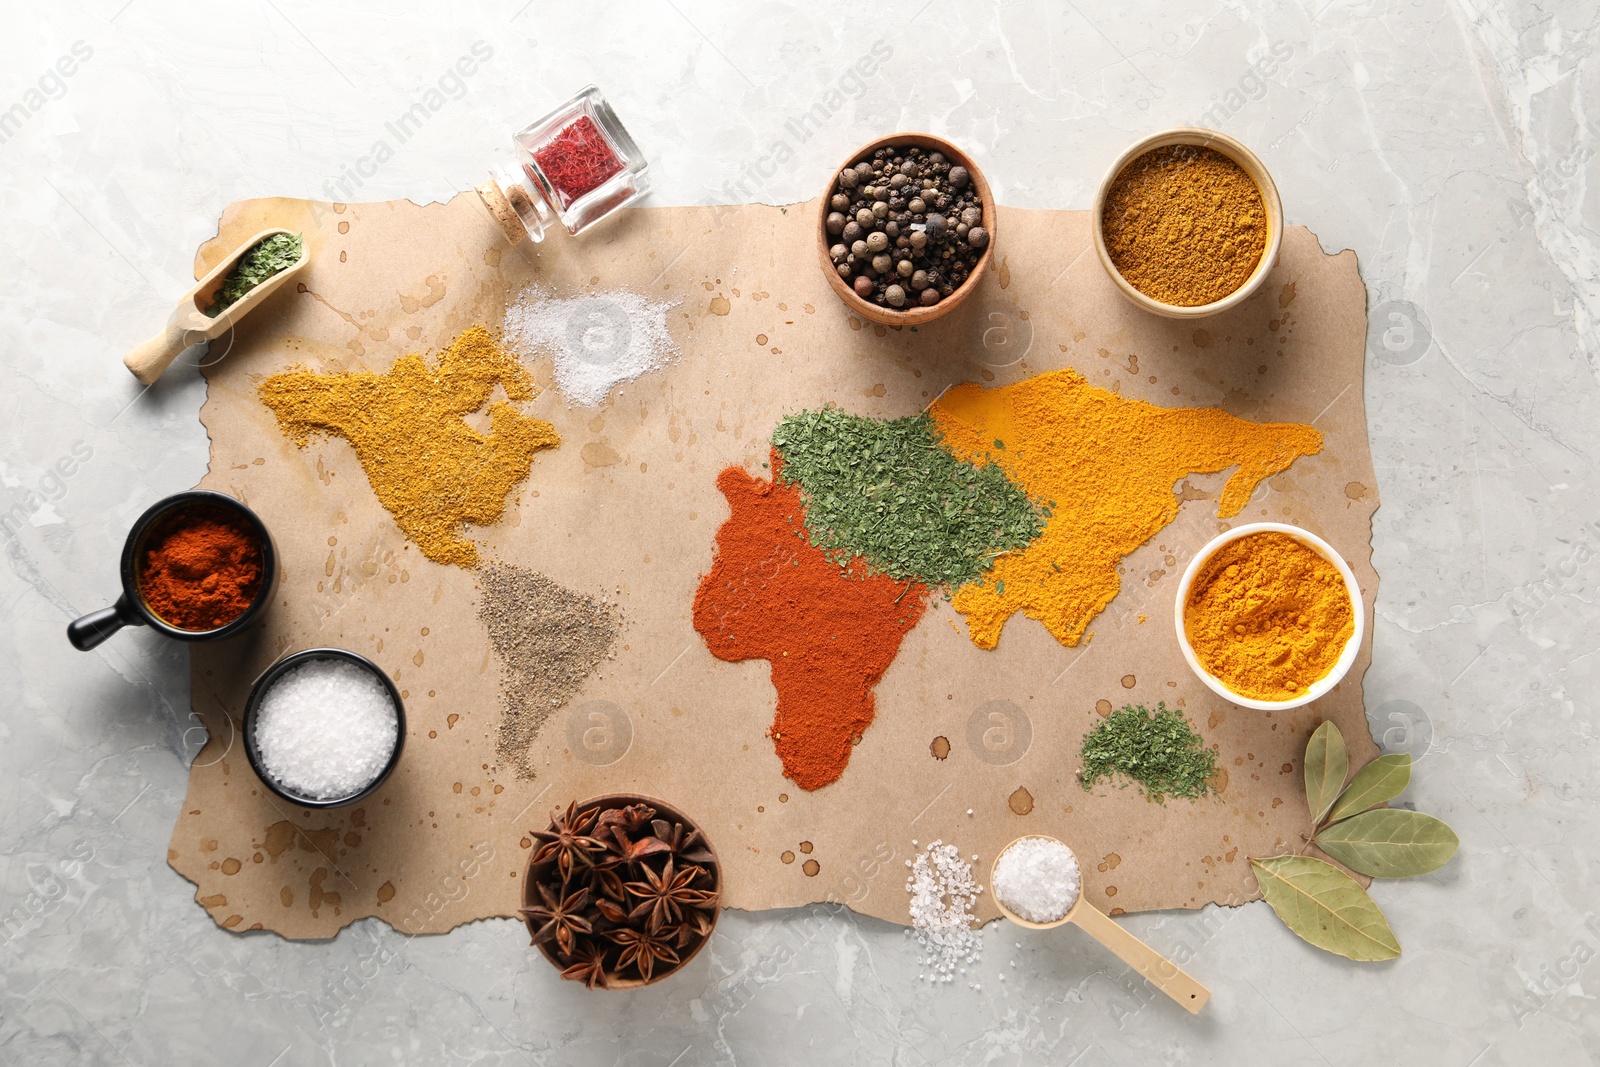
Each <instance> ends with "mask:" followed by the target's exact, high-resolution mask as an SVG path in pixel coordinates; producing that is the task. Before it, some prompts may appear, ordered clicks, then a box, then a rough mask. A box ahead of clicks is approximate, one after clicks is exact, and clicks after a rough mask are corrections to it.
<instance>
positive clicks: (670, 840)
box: [650, 819, 716, 863]
mask: <svg viewBox="0 0 1600 1067" xmlns="http://www.w3.org/2000/svg"><path fill="white" fill-rule="evenodd" d="M650 826H651V828H652V829H653V830H655V833H656V837H657V838H658V839H660V840H662V841H665V842H666V843H667V848H669V849H671V850H672V854H673V855H675V856H677V857H678V858H679V859H680V860H683V861H685V862H687V863H713V862H715V859H716V858H715V857H714V856H712V855H711V852H710V851H709V850H708V849H707V848H706V847H705V839H704V838H702V837H701V836H700V831H699V830H686V829H684V825H683V823H681V822H675V823H671V824H668V822H667V820H665V819H653V820H651V823H650Z"/></svg>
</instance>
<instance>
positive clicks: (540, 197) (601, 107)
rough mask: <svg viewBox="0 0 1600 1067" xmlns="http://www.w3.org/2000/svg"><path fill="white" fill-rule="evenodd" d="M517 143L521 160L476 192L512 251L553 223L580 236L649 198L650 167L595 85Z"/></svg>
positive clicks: (540, 237) (495, 173) (503, 168)
mask: <svg viewBox="0 0 1600 1067" xmlns="http://www.w3.org/2000/svg"><path fill="white" fill-rule="evenodd" d="M512 140H513V142H514V143H515V144H516V150H517V151H516V159H515V160H514V161H512V162H510V163H507V164H504V165H502V166H501V167H499V168H498V169H496V170H495V171H493V172H492V174H491V180H490V181H489V182H486V183H485V184H483V185H480V186H479V187H478V195H479V196H480V197H482V198H483V202H484V204H485V205H486V206H487V207H488V208H489V211H490V213H491V214H493V215H494V217H495V220H496V221H497V222H499V224H500V228H501V229H502V230H503V231H504V232H505V235H506V237H507V239H509V240H510V241H511V243H512V244H516V243H517V242H518V241H521V240H522V239H523V238H524V237H531V238H532V239H533V240H535V241H542V240H544V234H545V229H546V228H547V227H549V226H550V225H552V224H553V223H555V222H559V223H560V224H561V225H562V226H563V227H564V228H565V229H566V231H567V232H568V233H570V234H572V235H573V236H577V235H578V234H580V233H582V232H583V231H584V230H586V229H588V228H589V227H590V226H593V225H594V224H595V223H597V222H599V221H600V220H601V219H603V218H605V217H606V216H607V215H609V214H611V213H612V212H613V211H616V210H617V209H618V208H620V207H623V206H624V205H627V204H631V203H632V202H633V201H635V200H637V199H638V198H639V197H641V196H643V195H644V194H645V193H647V192H649V191H650V175H649V163H648V162H646V160H645V158H644V155H643V154H642V153H641V152H640V151H639V146H638V145H636V144H635V143H634V141H633V138H632V137H630V136H628V131H627V130H626V129H624V128H623V125H622V123H621V122H620V121H618V119H617V113H616V112H615V111H613V110H611V105H610V104H608V103H606V98H605V97H604V96H602V95H601V94H600V90H599V89H596V88H595V87H594V86H592V85H590V86H588V87H586V88H584V89H583V90H582V91H581V92H579V93H578V95H576V96H574V97H573V98H572V99H570V100H568V101H566V102H565V103H564V104H562V105H561V106H560V107H558V108H556V109H555V110H554V111H552V112H550V113H549V114H548V115H545V116H544V117H543V118H541V119H539V120H537V121H536V122H533V123H531V124H529V125H528V126H525V127H523V128H522V129H521V130H518V131H517V132H516V133H515V134H513V135H512Z"/></svg>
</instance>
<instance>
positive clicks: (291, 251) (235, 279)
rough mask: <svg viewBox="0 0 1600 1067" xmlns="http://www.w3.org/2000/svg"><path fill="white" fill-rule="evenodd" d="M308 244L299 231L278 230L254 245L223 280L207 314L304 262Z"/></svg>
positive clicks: (210, 315) (215, 313)
mask: <svg viewBox="0 0 1600 1067" xmlns="http://www.w3.org/2000/svg"><path fill="white" fill-rule="evenodd" d="M304 248H305V245H304V242H302V241H301V239H300V235H299V234H297V233H275V234H273V235H272V236H271V237H265V238H262V239H261V240H260V241H257V242H256V243H255V244H253V245H251V246H250V248H249V250H248V251H246V252H245V254H244V255H242V256H240V257H239V261H238V262H237V263H235V264H234V265H233V269H232V270H230V271H229V272H228V276H227V277H226V278H224V279H222V288H221V289H218V290H217V292H216V295H215V296H214V297H212V301H211V306H210V307H208V308H206V317H208V318H213V319H214V318H216V317H217V316H218V315H220V314H222V313H223V312H224V311H226V310H227V309H228V308H230V307H232V306H233V305H234V304H236V303H238V302H239V301H240V300H242V299H243V298H244V295H245V294H246V293H248V292H249V291H250V290H252V289H254V288H255V287H256V286H258V285H260V284H261V283H262V282H264V281H266V280H267V279H268V278H270V277H272V276H273V275H274V274H277V273H279V272H280V271H285V270H288V269H289V268H290V267H292V266H294V265H295V264H296V263H298V262H300V256H301V254H302V252H303V251H304Z"/></svg>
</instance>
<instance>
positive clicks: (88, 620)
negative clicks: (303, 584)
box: [67, 489, 278, 652]
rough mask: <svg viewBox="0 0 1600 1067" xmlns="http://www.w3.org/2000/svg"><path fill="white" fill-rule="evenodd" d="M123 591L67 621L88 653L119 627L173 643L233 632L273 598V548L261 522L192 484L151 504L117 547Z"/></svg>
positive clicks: (76, 645) (214, 638) (74, 641)
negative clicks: (112, 601)
mask: <svg viewBox="0 0 1600 1067" xmlns="http://www.w3.org/2000/svg"><path fill="white" fill-rule="evenodd" d="M121 576H122V595H121V596H120V597H118V598H117V602H116V603H115V604H113V605H111V606H110V607H106V608H101V609H100V610H99V611H94V612H90V613H89V614H88V615H85V616H83V618H81V619H77V620H75V621H73V622H72V623H70V624H69V625H68V626H67V640H69V641H71V642H72V646H73V647H74V648H76V649H78V650H79V651H80V652H87V651H89V650H90V649H92V648H94V647H96V646H97V645H99V644H100V643H101V642H102V641H104V640H105V639H106V638H108V637H110V636H111V635H112V634H114V633H116V632H117V631H118V630H120V629H122V628H123V627H124V626H148V627H150V628H151V629H152V630H155V631H156V632H158V633H161V634H164V635H166V636H167V637H171V638H175V639H177V640H179V641H218V640H221V639H222V638H225V637H231V636H233V635H234V634H237V633H239V632H240V631H241V630H243V629H244V628H245V627H246V626H249V625H250V623H251V621H252V620H254V619H255V618H257V617H258V616H259V615H260V614H261V612H262V611H263V610H264V609H265V608H266V606H267V602H268V601H269V600H271V599H272V589H273V585H274V584H275V583H276V581H277V577H278V561H277V553H276V552H275V551H274V549H273V546H272V536H271V535H270V534H269V533H268V532H267V527H266V524H265V523H263V522H262V521H261V519H260V518H259V517H258V516H257V515H256V513H255V512H253V511H251V510H250V509H249V508H247V507H245V506H244V505H243V504H241V503H240V502H239V501H237V500H235V499H234V498H233V497H231V496H227V495H226V494H223V493H214V492H211V491H210V490H207V489H193V490H190V491H189V492H186V493H177V494H175V495H173V496H169V497H167V498H166V499H164V500H161V501H158V502H157V503H156V504H155V505H153V506H152V507H150V508H149V509H148V510H147V511H146V512H145V513H144V514H143V515H141V516H139V521H137V522H135V523H134V524H133V529H132V530H130V531H128V539H127V541H126V542H124V544H123V546H122V561H121Z"/></svg>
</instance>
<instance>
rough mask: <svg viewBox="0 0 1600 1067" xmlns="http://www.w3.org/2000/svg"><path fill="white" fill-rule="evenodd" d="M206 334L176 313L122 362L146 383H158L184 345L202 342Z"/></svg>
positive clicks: (184, 347)
mask: <svg viewBox="0 0 1600 1067" xmlns="http://www.w3.org/2000/svg"><path fill="white" fill-rule="evenodd" d="M204 339H205V335H204V334H202V333H200V332H199V331H197V330H194V329H192V328H191V327H190V325H189V323H188V321H187V320H186V319H180V318H178V317H176V316H175V317H174V318H173V320H172V321H171V322H169V323H167V325H166V327H165V328H164V329H162V331H161V332H160V333H158V334H157V335H156V336H154V337H152V338H151V339H150V340H148V341H146V342H145V343H144V344H142V345H140V346H139V347H138V348H135V349H134V350H133V351H131V352H129V353H128V354H127V355H126V356H123V357H122V363H123V365H124V366H125V367H127V368H128V369H129V370H130V371H132V372H133V376H134V377H135V378H137V379H139V381H140V382H141V383H142V384H144V385H154V384H155V383H156V379H157V378H159V377H161V373H162V372H163V371H165V370H166V369H167V367H168V366H169V365H170V364H171V363H172V361H173V360H174V359H177V358H178V356H179V354H181V353H182V352H183V350H184V349H186V348H188V347H189V346H190V345H192V344H198V343H199V342H200V341H202V340H204Z"/></svg>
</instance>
